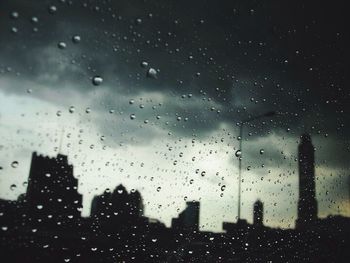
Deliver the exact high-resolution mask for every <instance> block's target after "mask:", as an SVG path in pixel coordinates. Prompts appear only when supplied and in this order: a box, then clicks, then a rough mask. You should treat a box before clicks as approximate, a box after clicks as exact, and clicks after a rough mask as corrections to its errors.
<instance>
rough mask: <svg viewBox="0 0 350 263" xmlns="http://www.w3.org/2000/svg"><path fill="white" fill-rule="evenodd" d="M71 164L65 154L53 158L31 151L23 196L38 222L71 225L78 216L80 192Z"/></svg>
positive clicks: (80, 201) (29, 211)
mask: <svg viewBox="0 0 350 263" xmlns="http://www.w3.org/2000/svg"><path fill="white" fill-rule="evenodd" d="M77 190H78V180H77V179H76V178H75V177H74V176H73V166H72V165H70V164H69V163H68V158H67V156H65V155H62V154H58V155H57V157H55V158H49V157H47V156H42V155H38V154H37V153H36V152H34V153H33V154H32V161H31V167H30V172H29V178H28V188H27V193H26V195H25V197H24V199H25V202H26V208H27V210H28V214H30V215H31V217H30V218H31V220H33V221H34V222H35V221H38V222H40V224H41V225H45V224H49V225H50V224H51V225H55V226H67V227H72V226H73V225H74V224H72V222H76V221H77V218H80V214H81V209H82V195H81V194H80V193H78V191H77Z"/></svg>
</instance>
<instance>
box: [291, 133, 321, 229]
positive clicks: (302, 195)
mask: <svg viewBox="0 0 350 263" xmlns="http://www.w3.org/2000/svg"><path fill="white" fill-rule="evenodd" d="M314 152H315V148H314V146H313V145H312V142H311V137H310V135H309V134H306V133H305V134H303V135H302V136H301V141H300V143H299V146H298V161H299V163H298V164H299V200H298V219H297V221H296V227H297V228H304V227H307V226H310V225H313V224H315V222H316V220H317V201H316V189H315V188H316V187H315V154H314Z"/></svg>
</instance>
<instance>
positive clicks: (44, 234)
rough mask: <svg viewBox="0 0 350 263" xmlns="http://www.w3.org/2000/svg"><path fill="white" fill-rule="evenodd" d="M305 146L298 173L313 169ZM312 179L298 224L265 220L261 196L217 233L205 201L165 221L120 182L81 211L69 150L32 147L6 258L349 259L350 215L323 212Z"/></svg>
mask: <svg viewBox="0 0 350 263" xmlns="http://www.w3.org/2000/svg"><path fill="white" fill-rule="evenodd" d="M304 139H305V138H304ZM306 140H308V138H306ZM306 143H308V142H307V141H306ZM310 143H311V141H310ZM301 145H302V143H301ZM304 148H305V147H304ZM304 148H303V146H301V149H299V159H300V160H303V161H304V163H302V164H300V163H299V174H300V175H299V176H301V175H302V174H306V173H305V171H306V172H309V173H312V169H313V167H311V168H310V165H311V166H313V153H312V154H311V153H309V155H306V156H303V155H302V154H303V153H304V152H308V151H309V150H310V149H309V146H306V150H305V149H304ZM303 161H300V162H303ZM305 162H306V163H309V165H307V164H305ZM310 162H311V163H310ZM312 175H313V173H312ZM303 176H306V175H303ZM312 180H314V175H313V176H312V179H311V180H304V181H303V182H304V183H303V182H302V183H300V187H301V188H303V187H311V189H312V191H309V192H310V194H308V191H305V189H303V190H302V194H301V197H302V198H303V200H299V218H298V221H297V228H296V229H286V230H282V229H273V228H269V227H265V226H264V225H263V220H262V217H263V204H262V203H261V202H260V201H257V202H256V203H255V205H254V223H253V224H248V223H247V222H246V221H245V220H241V219H240V220H238V222H237V223H224V225H223V228H224V230H226V233H211V232H202V231H199V209H200V204H199V202H187V208H186V209H185V210H184V211H182V212H181V213H180V214H179V216H178V217H177V218H174V219H173V221H172V227H171V228H167V227H165V225H164V224H162V223H161V222H159V221H157V220H153V219H149V218H147V217H144V216H143V203H142V197H141V195H140V193H139V192H138V191H132V192H130V193H129V192H127V191H126V189H125V188H124V187H123V186H122V185H119V186H118V187H116V188H115V189H114V190H113V191H110V190H108V189H107V190H106V191H105V192H104V193H103V194H102V195H100V196H96V197H95V198H94V199H93V202H92V209H91V216H90V217H88V218H84V217H81V215H80V211H81V208H82V196H81V195H80V194H79V193H78V191H77V186H78V181H77V179H75V178H74V176H73V167H72V166H71V165H69V164H68V158H67V156H64V155H61V154H58V155H57V157H56V158H49V157H45V156H40V155H37V154H36V153H33V156H32V163H31V169H30V174H29V180H28V188H27V193H26V194H25V195H22V196H20V197H19V198H18V200H17V201H7V200H0V227H1V229H0V257H1V262H21V263H24V262H45V263H46V262H84V263H85V262H349V259H350V252H349V250H350V242H349V240H350V238H349V237H350V228H349V225H350V224H349V223H350V220H349V218H345V217H341V216H335V217H328V218H326V219H318V218H317V215H316V213H317V203H315V202H316V201H315V199H314V188H312V187H314V185H313V182H312ZM301 181H302V180H301ZM303 184H305V185H306V186H304V185H303ZM309 208H310V209H309Z"/></svg>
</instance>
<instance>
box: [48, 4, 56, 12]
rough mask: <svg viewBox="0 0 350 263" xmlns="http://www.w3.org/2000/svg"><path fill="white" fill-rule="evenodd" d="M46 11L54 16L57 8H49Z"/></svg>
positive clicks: (52, 6)
mask: <svg viewBox="0 0 350 263" xmlns="http://www.w3.org/2000/svg"><path fill="white" fill-rule="evenodd" d="M48 11H49V13H50V14H55V13H56V12H57V7H56V6H54V5H51V6H49V8H48Z"/></svg>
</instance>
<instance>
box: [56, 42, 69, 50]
mask: <svg viewBox="0 0 350 263" xmlns="http://www.w3.org/2000/svg"><path fill="white" fill-rule="evenodd" d="M57 46H58V48H59V49H65V48H66V47H67V44H66V43H65V42H59V43H58V44H57Z"/></svg>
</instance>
